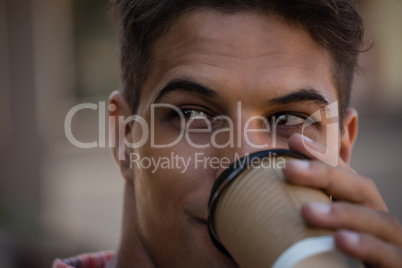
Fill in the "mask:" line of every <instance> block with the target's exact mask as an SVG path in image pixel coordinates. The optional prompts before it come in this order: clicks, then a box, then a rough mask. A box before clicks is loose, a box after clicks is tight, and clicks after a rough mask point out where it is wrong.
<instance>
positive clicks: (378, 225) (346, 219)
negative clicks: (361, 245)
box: [301, 202, 402, 247]
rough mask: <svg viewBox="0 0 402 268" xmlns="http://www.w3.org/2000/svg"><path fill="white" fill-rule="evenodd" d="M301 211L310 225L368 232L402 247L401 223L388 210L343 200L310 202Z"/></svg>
mask: <svg viewBox="0 0 402 268" xmlns="http://www.w3.org/2000/svg"><path fill="white" fill-rule="evenodd" d="M301 213H302V216H303V218H304V219H305V221H306V222H307V223H308V224H310V225H313V226H318V227H322V228H329V229H349V230H354V231H357V232H362V233H369V234H371V235H374V236H377V237H379V238H381V239H382V240H384V241H388V242H391V243H394V244H397V245H399V246H401V247H402V227H401V224H400V223H399V221H398V220H397V219H396V218H395V217H394V216H392V215H391V214H389V213H388V212H384V211H379V210H373V209H370V208H367V207H363V206H358V205H353V204H350V203H345V202H334V203H332V204H331V203H328V204H325V203H311V204H308V205H305V206H303V208H302V211H301Z"/></svg>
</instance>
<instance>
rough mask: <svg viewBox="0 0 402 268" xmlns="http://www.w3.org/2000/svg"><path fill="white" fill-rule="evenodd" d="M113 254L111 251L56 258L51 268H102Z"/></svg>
mask: <svg viewBox="0 0 402 268" xmlns="http://www.w3.org/2000/svg"><path fill="white" fill-rule="evenodd" d="M113 256H114V252H112V251H104V252H98V253H90V254H81V255H78V256H75V257H71V258H68V259H63V260H61V259H56V260H55V261H54V262H53V268H104V267H105V266H106V265H107V263H108V262H109V261H110V260H111V259H112V258H113Z"/></svg>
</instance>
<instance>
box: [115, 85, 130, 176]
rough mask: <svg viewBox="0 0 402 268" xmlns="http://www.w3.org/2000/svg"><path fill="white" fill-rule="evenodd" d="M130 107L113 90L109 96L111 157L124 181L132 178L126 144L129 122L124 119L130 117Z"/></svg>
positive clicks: (128, 135) (128, 137)
mask: <svg viewBox="0 0 402 268" xmlns="http://www.w3.org/2000/svg"><path fill="white" fill-rule="evenodd" d="M130 115H131V109H130V106H129V105H128V103H127V101H126V99H125V98H124V96H123V94H122V93H121V92H119V91H117V90H116V91H113V92H112V94H110V97H109V133H110V137H109V139H110V141H109V142H110V144H111V148H112V154H113V158H114V160H115V161H116V164H117V165H118V166H119V168H120V172H121V174H122V175H123V178H124V179H125V180H126V181H129V182H131V181H132V180H133V172H132V169H131V168H130V152H131V148H130V147H128V146H127V145H126V144H127V142H131V139H132V138H131V137H132V133H131V131H132V127H131V124H129V123H128V124H125V122H124V121H125V120H126V119H127V118H128V117H130Z"/></svg>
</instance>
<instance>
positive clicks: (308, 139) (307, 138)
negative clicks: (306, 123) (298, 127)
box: [303, 136, 314, 143]
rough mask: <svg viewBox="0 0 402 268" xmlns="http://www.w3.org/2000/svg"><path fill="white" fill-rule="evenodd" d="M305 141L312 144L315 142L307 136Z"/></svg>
mask: <svg viewBox="0 0 402 268" xmlns="http://www.w3.org/2000/svg"><path fill="white" fill-rule="evenodd" d="M303 140H304V141H308V142H310V143H313V142H314V141H313V140H312V139H310V138H309V137H307V136H303Z"/></svg>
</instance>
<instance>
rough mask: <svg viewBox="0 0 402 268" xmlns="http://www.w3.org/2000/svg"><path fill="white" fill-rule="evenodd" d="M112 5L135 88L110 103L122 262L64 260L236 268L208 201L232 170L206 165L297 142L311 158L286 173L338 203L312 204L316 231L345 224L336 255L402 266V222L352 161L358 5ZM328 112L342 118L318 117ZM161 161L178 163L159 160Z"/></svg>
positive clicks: (128, 78) (340, 0)
mask: <svg viewBox="0 0 402 268" xmlns="http://www.w3.org/2000/svg"><path fill="white" fill-rule="evenodd" d="M114 5H115V8H116V11H117V16H118V19H119V20H120V25H121V63H122V71H123V81H124V92H122V93H120V92H114V93H112V95H111V98H110V103H111V105H110V106H109V109H110V111H111V112H110V116H113V118H115V120H114V121H115V124H112V125H111V128H112V130H113V131H114V132H116V133H120V135H116V139H115V144H116V146H115V148H113V155H114V157H115V159H116V162H117V164H118V166H119V168H120V170H121V173H122V176H123V178H124V179H125V181H126V185H125V193H124V215H123V227H122V235H121V244H120V247H119V249H118V250H117V251H116V252H115V253H114V254H110V253H109V254H108V255H96V256H95V255H87V256H81V257H80V258H78V259H80V260H79V261H77V259H70V260H66V261H65V262H64V263H67V264H69V265H71V266H72V267H75V265H77V263H80V265H81V266H79V267H83V266H84V265H83V263H84V264H85V263H98V264H99V265H97V267H118V268H123V267H238V266H237V264H236V263H235V262H234V261H233V260H232V259H231V258H229V257H227V256H225V255H224V254H222V253H221V252H220V251H219V250H218V249H217V248H216V247H215V246H214V245H213V243H212V242H211V239H210V237H209V235H208V231H207V226H206V220H207V213H206V212H207V201H208V198H209V193H210V190H211V188H212V185H213V183H214V181H215V179H216V178H217V177H218V176H219V174H220V173H221V172H222V170H223V166H222V165H221V166H216V165H212V164H211V163H210V162H208V159H212V158H218V159H229V160H230V161H234V160H235V159H236V157H238V156H244V155H246V154H249V153H253V152H256V151H259V150H263V149H271V148H288V149H291V150H295V151H298V152H300V153H303V154H305V155H307V156H309V157H310V158H312V160H309V161H296V160H295V161H292V162H289V163H288V164H287V166H286V169H285V171H284V172H285V176H286V177H287V179H288V180H289V181H290V182H292V183H295V184H299V185H305V186H308V187H313V188H320V189H323V190H324V191H326V192H327V193H328V194H329V195H331V196H332V197H333V199H334V200H335V201H334V202H333V203H332V204H331V205H325V204H317V203H315V204H309V205H306V206H305V207H303V209H302V215H303V218H304V219H305V221H306V223H307V224H310V225H313V226H318V227H322V228H328V229H332V230H334V231H335V241H336V245H337V247H338V248H339V249H340V250H341V251H343V252H345V253H346V254H348V255H350V256H353V257H355V258H358V259H360V260H362V261H364V262H365V263H367V264H368V265H369V266H370V267H402V228H401V226H400V224H399V222H398V221H397V220H395V218H394V217H393V216H391V215H390V214H388V212H387V208H386V206H385V204H384V202H383V200H382V198H381V196H380V194H379V192H378V190H377V189H376V187H375V185H374V184H373V182H372V181H371V180H370V179H368V178H365V177H363V176H361V175H359V174H357V173H356V172H354V171H353V170H352V169H351V168H350V167H349V165H348V163H349V161H350V158H351V152H352V147H353V143H354V141H355V138H356V136H357V113H356V111H355V110H353V109H351V108H348V101H349V95H350V90H351V83H352V78H353V73H354V70H355V68H356V62H357V55H358V52H359V49H360V47H361V45H362V39H363V30H362V22H361V19H360V17H359V16H358V15H357V13H356V11H355V9H354V5H353V3H352V1H349V0H316V1H309V0H297V1H296V0H287V1H284V0H277V1H275V0H271V1H269V0H267V1H250V0H244V1H241V0H239V1H213V0H206V1H178V0H176V1H173V0H172V1H157V0H148V1H133V0H120V1H116V3H114ZM175 107H177V108H175ZM317 112H318V113H317ZM326 112H329V114H332V115H335V116H332V117H338V119H339V120H331V119H328V120H324V119H320V118H318V119H317V118H314V117H317V115H324V114H326ZM133 114H135V115H136V117H133V116H132V115H133ZM130 116H131V117H130ZM322 117H323V116H322ZM322 117H321V118H322ZM121 118H124V119H126V122H123V120H121ZM311 119H313V120H316V121H317V122H315V123H312V124H306V123H308V121H309V120H311ZM128 121H131V122H130V123H129V124H125V123H127V122H128ZM337 122H338V124H335V125H336V126H337V127H336V128H332V129H331V128H329V127H328V126H330V125H334V123H337ZM307 125H308V126H307ZM306 126H307V127H306ZM273 127H274V128H275V133H274V134H275V135H272V134H273V133H272V131H269V130H272V129H273ZM183 129H185V130H184V135H183ZM314 152H316V153H314ZM317 152H318V153H317ZM325 152H326V154H325ZM317 155H321V156H322V157H318V158H319V159H317ZM200 156H201V158H200ZM162 158H163V159H172V162H174V164H173V163H170V165H169V166H164V167H163V166H159V165H157V164H156V163H157V161H158V159H162ZM145 160H147V161H145ZM102 258H103V260H102ZM111 258H112V260H111V261H109V259H111ZM108 261H109V262H108ZM106 263H107V264H106ZM67 264H63V262H62V261H60V260H58V261H57V262H56V263H55V267H69V266H67ZM77 267H78V266H77ZM88 267H95V266H88Z"/></svg>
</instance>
